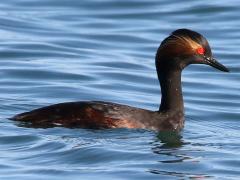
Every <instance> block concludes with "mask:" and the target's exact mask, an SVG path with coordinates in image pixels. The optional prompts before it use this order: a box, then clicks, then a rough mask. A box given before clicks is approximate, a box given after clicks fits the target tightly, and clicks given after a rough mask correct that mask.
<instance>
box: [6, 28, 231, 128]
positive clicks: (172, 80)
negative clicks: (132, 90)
mask: <svg viewBox="0 0 240 180" xmlns="http://www.w3.org/2000/svg"><path fill="white" fill-rule="evenodd" d="M155 62H156V69H157V74H158V79H159V82H160V86H161V92H162V99H161V105H160V107H159V110H158V111H150V110H145V109H140V108H136V107H130V106H127V105H121V104H116V103H109V102H99V101H88V102H67V103H61V104H55V105H51V106H46V107H43V108H39V109H35V110H32V111H30V112H25V113H22V114H18V115H16V116H14V117H12V118H11V119H13V120H16V121H24V122H29V123H31V124H32V125H33V127H34V126H35V127H52V126H64V127H71V128H75V127H79V128H97V129H98V128H146V129H152V130H157V131H161V130H176V131H178V130H180V129H182V128H183V126H184V105H183V97H182V87H181V72H182V70H183V69H184V68H185V67H186V66H188V65H189V64H207V65H210V66H212V67H214V68H217V69H219V70H221V71H225V72H229V70H228V69H227V68H226V67H225V66H223V65H222V64H220V63H219V62H217V61H216V60H215V59H213V56H212V52H211V49H210V46H209V44H208V41H207V40H206V39H205V38H204V37H203V36H202V35H201V34H199V33H197V32H194V31H191V30H188V29H178V30H176V31H174V32H172V34H171V35H170V36H168V37H167V38H166V39H164V40H163V41H162V43H161V45H160V47H159V48H158V50H157V54H156V58H155Z"/></svg>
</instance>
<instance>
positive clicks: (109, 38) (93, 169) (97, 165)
mask: <svg viewBox="0 0 240 180" xmlns="http://www.w3.org/2000/svg"><path fill="white" fill-rule="evenodd" d="M0 8H1V11H0V75H1V78H0V109H1V113H0V118H1V120H0V124H1V131H0V179H4V180H13V179H24V180H30V179H31V180H32V179H34V180H35V179H37V180H38V179H56V180H61V179H64V180H65V179H96V178H97V179H138V180H139V179H164V178H165V179H188V178H193V179H240V156H239V155H240V153H239V152H240V131H239V130H240V124H239V123H240V122H239V120H240V94H239V92H240V73H239V72H240V51H239V47H240V28H239V27H240V18H239V14H240V2H239V1H235V0H229V1H223V0H212V1H207V0H204V1H202V0H196V1H190V0H185V1H177V0H173V1H169V0H141V1H137V0H121V1H117V0H81V1H77V0H75V1H74V0H61V1H59V0H8V1H1V2H0ZM183 27H184V28H190V29H193V30H196V31H199V32H200V33H202V34H203V35H205V36H206V37H207V38H208V40H209V42H210V45H211V46H212V49H213V52H214V55H215V57H216V58H217V59H219V61H220V62H221V63H223V64H225V65H226V66H227V67H229V68H230V70H231V73H223V72H220V71H217V70H215V69H213V68H211V67H208V66H204V65H192V66H190V67H188V68H187V69H186V70H185V71H184V73H183V78H182V80H183V91H184V100H185V108H186V124H185V128H184V130H183V131H182V133H181V134H180V135H174V134H162V133H160V134H157V133H156V132H152V131H147V130H131V129H130V130H129V129H112V130H111V129H110V130H86V129H67V128H61V127H56V128H48V129H43V128H38V129H34V128H28V127H25V126H23V125H21V124H20V123H16V122H13V121H10V120H8V119H7V118H8V117H11V116H13V115H15V114H17V113H20V112H24V111H28V110H32V109H34V108H38V107H42V106H46V105H49V104H53V103H59V102H65V101H77V100H102V101H112V102H118V103H123V104H128V105H132V106H136V107H141V108H146V109H151V110H156V109H158V107H159V103H160V93H159V85H158V81H157V76H156V72H155V66H154V56H155V52H156V49H157V47H158V46H159V44H160V42H161V41H162V40H163V38H164V37H166V36H167V35H168V34H169V33H170V32H171V31H173V30H175V29H177V28H183Z"/></svg>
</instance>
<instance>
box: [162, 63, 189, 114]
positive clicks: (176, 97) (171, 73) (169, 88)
mask: <svg viewBox="0 0 240 180" xmlns="http://www.w3.org/2000/svg"><path fill="white" fill-rule="evenodd" d="M157 71H158V79H159V81H160V86H161V92H162V99H161V105H160V108H159V111H161V112H166V111H181V112H183V111H184V105H183V96H182V85H181V72H182V71H181V70H166V69H159V68H158V67H157Z"/></svg>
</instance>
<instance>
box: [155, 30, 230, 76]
mask: <svg viewBox="0 0 240 180" xmlns="http://www.w3.org/2000/svg"><path fill="white" fill-rule="evenodd" d="M189 64H207V65H210V66H212V67H214V68H216V69H219V70H221V71H225V72H229V70H228V69H227V68H226V67H225V66H224V65H222V64H220V63H219V62H217V60H216V59H214V58H213V55H212V52H211V48H210V46H209V44H208V41H207V39H206V38H205V37H203V36H202V35H201V34H199V33H197V32H195V31H192V30H188V29H178V30H176V31H174V32H172V34H171V35H170V36H168V37H167V38H166V39H164V40H163V41H162V43H161V45H160V47H159V48H158V51H157V54H156V66H157V69H158V70H160V71H168V70H169V69H173V70H175V69H176V70H177V69H178V70H182V69H184V68H185V67H186V66H187V65H189Z"/></svg>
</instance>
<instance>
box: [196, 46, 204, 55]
mask: <svg viewBox="0 0 240 180" xmlns="http://www.w3.org/2000/svg"><path fill="white" fill-rule="evenodd" d="M196 52H197V54H200V55H204V53H205V49H204V48H202V47H200V48H197V50H196Z"/></svg>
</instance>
